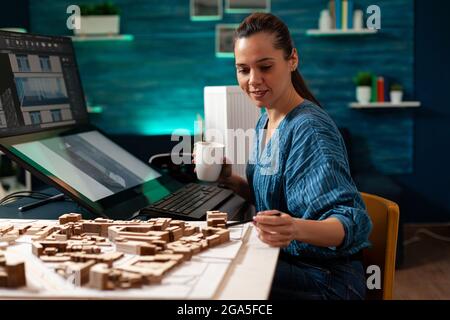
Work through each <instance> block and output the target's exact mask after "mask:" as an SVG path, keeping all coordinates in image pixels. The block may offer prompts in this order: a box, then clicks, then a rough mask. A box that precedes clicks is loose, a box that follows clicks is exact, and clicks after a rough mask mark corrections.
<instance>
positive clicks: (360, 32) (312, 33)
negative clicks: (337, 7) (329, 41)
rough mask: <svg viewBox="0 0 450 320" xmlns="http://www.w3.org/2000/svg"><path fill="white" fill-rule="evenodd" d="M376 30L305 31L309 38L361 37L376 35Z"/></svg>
mask: <svg viewBox="0 0 450 320" xmlns="http://www.w3.org/2000/svg"><path fill="white" fill-rule="evenodd" d="M377 32H378V30H372V29H331V30H328V31H322V30H319V29H309V30H306V35H307V36H310V37H335V36H362V35H370V34H375V33H377Z"/></svg>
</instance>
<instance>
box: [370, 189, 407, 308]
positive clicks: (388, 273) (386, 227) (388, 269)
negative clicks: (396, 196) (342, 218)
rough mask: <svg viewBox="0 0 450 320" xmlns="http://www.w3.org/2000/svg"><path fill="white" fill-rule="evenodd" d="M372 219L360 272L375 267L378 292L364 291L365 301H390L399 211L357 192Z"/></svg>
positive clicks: (393, 203) (375, 198)
mask: <svg viewBox="0 0 450 320" xmlns="http://www.w3.org/2000/svg"><path fill="white" fill-rule="evenodd" d="M361 196H362V198H363V200H364V202H365V204H366V208H367V212H368V213H369V216H370V218H371V219H372V224H373V229H372V233H371V234H370V237H369V239H370V242H371V243H372V247H371V248H367V249H364V250H363V264H364V268H365V269H366V270H367V267H368V266H370V265H377V266H379V267H380V270H381V290H379V289H372V290H367V296H366V299H367V300H391V299H392V295H393V289H394V273H395V257H396V250H397V236H398V222H399V215H400V213H399V208H398V205H397V204H396V203H395V202H392V201H390V200H387V199H384V198H381V197H378V196H375V195H372V194H368V193H363V192H361Z"/></svg>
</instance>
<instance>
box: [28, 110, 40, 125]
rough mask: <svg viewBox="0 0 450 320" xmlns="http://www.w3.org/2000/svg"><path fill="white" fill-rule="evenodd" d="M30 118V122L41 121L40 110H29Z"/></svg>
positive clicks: (38, 122) (36, 122) (37, 122)
mask: <svg viewBox="0 0 450 320" xmlns="http://www.w3.org/2000/svg"><path fill="white" fill-rule="evenodd" d="M30 118H31V123H32V124H40V123H41V122H42V120H41V112H40V111H33V112H30Z"/></svg>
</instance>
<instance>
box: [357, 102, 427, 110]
mask: <svg viewBox="0 0 450 320" xmlns="http://www.w3.org/2000/svg"><path fill="white" fill-rule="evenodd" d="M418 107H420V101H403V102H401V103H395V104H394V103H391V102H369V103H364V104H361V103H359V102H352V103H350V108H352V109H383V108H418Z"/></svg>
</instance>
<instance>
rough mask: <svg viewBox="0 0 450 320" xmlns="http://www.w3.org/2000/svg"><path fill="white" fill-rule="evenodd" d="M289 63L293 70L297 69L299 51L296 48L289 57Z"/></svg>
mask: <svg viewBox="0 0 450 320" xmlns="http://www.w3.org/2000/svg"><path fill="white" fill-rule="evenodd" d="M289 64H290V67H291V71H292V72H293V71H295V70H296V69H297V67H298V53H297V49H296V48H292V53H291V56H290V57H289Z"/></svg>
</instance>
